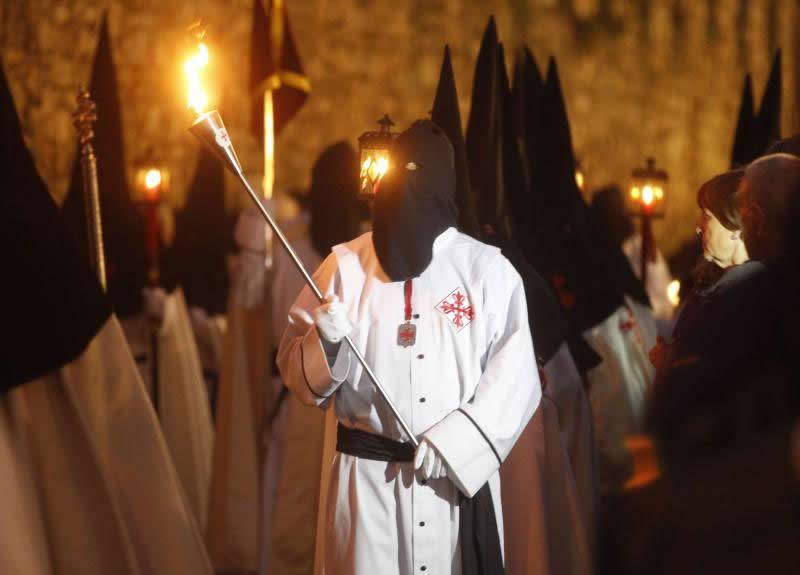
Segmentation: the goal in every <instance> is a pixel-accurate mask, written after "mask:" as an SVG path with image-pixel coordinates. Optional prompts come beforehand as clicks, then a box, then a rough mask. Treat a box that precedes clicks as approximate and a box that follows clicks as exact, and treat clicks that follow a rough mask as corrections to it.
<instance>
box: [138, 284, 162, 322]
mask: <svg viewBox="0 0 800 575" xmlns="http://www.w3.org/2000/svg"><path fill="white" fill-rule="evenodd" d="M142 296H144V313H145V314H146V315H147V317H149V318H150V319H152V320H156V321H158V322H159V323H160V322H161V320H162V319H164V308H165V307H166V304H167V292H165V291H164V290H163V289H162V288H160V287H156V288H144V289H143V290H142Z"/></svg>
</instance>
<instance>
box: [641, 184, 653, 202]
mask: <svg viewBox="0 0 800 575" xmlns="http://www.w3.org/2000/svg"><path fill="white" fill-rule="evenodd" d="M653 198H654V194H653V188H652V186H645V187H643V188H642V202H643V203H644V205H645V206H649V205H651V204H652V203H653Z"/></svg>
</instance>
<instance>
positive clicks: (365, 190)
mask: <svg viewBox="0 0 800 575" xmlns="http://www.w3.org/2000/svg"><path fill="white" fill-rule="evenodd" d="M377 123H378V125H379V126H380V130H379V131H368V132H364V133H363V134H361V135H360V136H359V137H358V157H359V162H358V165H359V169H360V172H359V182H360V184H359V195H360V196H361V197H362V198H374V197H375V194H376V193H377V185H378V183H379V182H380V180H381V178H382V177H383V175H384V174H385V173H386V171H387V170H388V169H389V165H390V164H389V155H390V150H391V147H392V143H393V142H394V139H395V137H396V136H397V134H396V133H395V132H392V126H394V122H393V121H392V120H391V118H389V114H384V115H383V118H381V119H380V120H378V122H377Z"/></svg>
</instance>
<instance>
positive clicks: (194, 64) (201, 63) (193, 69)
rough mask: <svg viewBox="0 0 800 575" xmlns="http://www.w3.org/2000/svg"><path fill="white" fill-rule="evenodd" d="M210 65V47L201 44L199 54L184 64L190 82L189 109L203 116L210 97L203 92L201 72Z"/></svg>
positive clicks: (198, 48) (198, 47) (198, 46)
mask: <svg viewBox="0 0 800 575" xmlns="http://www.w3.org/2000/svg"><path fill="white" fill-rule="evenodd" d="M207 65H208V47H207V46H206V45H205V43H203V42H200V43H199V44H198V45H197V52H196V53H195V54H194V55H193V56H192V57H191V58H189V59H188V60H187V61H186V62H184V64H183V70H184V72H185V73H186V78H187V79H188V81H189V102H188V107H189V108H191V109H192V110H194V111H195V113H197V114H198V115H199V114H202V113H203V112H204V111H205V109H206V107H207V106H208V96H206V93H205V91H204V90H203V85H202V82H201V81H200V71H201V70H202V69H203V68H205V67H206V66H207Z"/></svg>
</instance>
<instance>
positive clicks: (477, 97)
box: [466, 16, 502, 230]
mask: <svg viewBox="0 0 800 575" xmlns="http://www.w3.org/2000/svg"><path fill="white" fill-rule="evenodd" d="M497 51H498V42H497V28H496V26H495V22H494V16H492V17H490V18H489V24H488V25H487V26H486V30H485V31H484V33H483V39H482V40H481V48H480V52H479V53H478V60H477V62H476V64H475V76H474V77H473V80H472V103H471V105H470V111H469V119H468V121H467V135H466V149H467V165H468V166H469V182H470V187H471V189H472V194H473V197H474V198H475V205H476V206H477V208H478V209H477V217H478V223H479V224H480V225H481V228H483V226H487V225H488V226H490V227H491V228H492V229H496V230H499V229H500V227H501V226H500V225H499V224H500V219H501V213H500V207H501V206H500V204H499V201H500V195H501V192H500V190H499V183H500V182H499V179H500V178H501V177H502V174H501V170H500V162H499V158H500V137H501V130H502V126H501V124H502V112H500V111H499V109H500V105H501V102H500V101H499V98H498V95H499V93H500V90H499V89H498V86H497V82H498V74H497V62H498V59H497Z"/></svg>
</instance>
